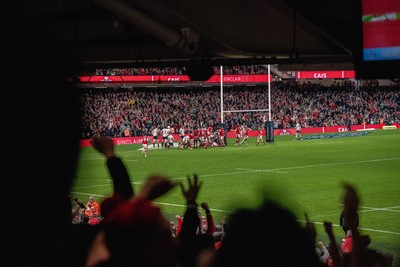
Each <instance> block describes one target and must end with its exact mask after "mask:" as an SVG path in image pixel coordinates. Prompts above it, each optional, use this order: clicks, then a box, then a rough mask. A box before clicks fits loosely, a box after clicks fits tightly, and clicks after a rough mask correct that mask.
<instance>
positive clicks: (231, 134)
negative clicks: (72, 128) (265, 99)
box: [80, 124, 400, 147]
mask: <svg viewBox="0 0 400 267" xmlns="http://www.w3.org/2000/svg"><path fill="white" fill-rule="evenodd" d="M384 126H386V125H384V124H365V125H352V126H351V127H350V129H348V128H347V126H331V127H311V128H302V129H301V133H302V134H313V133H337V132H339V133H340V132H348V131H363V130H364V131H367V130H381V129H383V128H384ZM391 126H395V127H396V128H397V129H398V128H400V124H393V125H391ZM385 128H387V127H385ZM390 128H393V129H394V127H390ZM257 133H258V131H257V130H251V131H250V133H249V137H256V136H257ZM295 134H296V129H295V128H288V129H274V136H282V135H295ZM263 135H264V136H265V135H266V130H263ZM173 136H174V140H175V141H177V140H179V134H174V135H173ZM226 138H235V131H234V130H233V129H232V130H230V131H228V132H227V133H226ZM142 140H143V137H142V136H133V137H120V138H113V141H114V144H116V145H133V144H141V143H142ZM160 140H161V137H160V139H159V141H160ZM80 146H81V147H88V146H92V144H91V139H82V140H80Z"/></svg>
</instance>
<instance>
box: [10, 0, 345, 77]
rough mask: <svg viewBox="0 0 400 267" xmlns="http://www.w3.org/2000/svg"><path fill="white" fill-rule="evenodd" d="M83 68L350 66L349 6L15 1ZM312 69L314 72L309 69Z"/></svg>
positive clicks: (280, 0)
mask: <svg viewBox="0 0 400 267" xmlns="http://www.w3.org/2000/svg"><path fill="white" fill-rule="evenodd" d="M15 3H17V9H16V10H15V14H16V15H17V17H18V19H20V20H23V22H24V24H23V25H24V27H26V28H27V29H28V30H30V31H33V32H36V31H37V32H39V31H44V32H45V34H46V35H47V36H49V37H51V38H54V39H55V40H57V41H58V42H60V44H62V45H63V47H64V48H66V49H67V50H69V51H70V53H73V54H74V55H75V56H76V58H78V59H79V64H80V66H81V68H82V69H87V70H90V69H92V70H93V69H94V68H114V67H147V66H148V67H154V66H160V67H163V66H188V65H197V64H200V63H205V64H209V65H215V66H218V65H242V64H243V65H246V64H279V65H280V66H282V67H283V68H284V66H286V67H287V68H298V67H302V68H307V67H309V68H313V67H314V66H319V68H329V69H335V68H337V69H351V68H353V56H352V40H351V39H352V38H351V36H352V35H351V31H352V27H351V14H352V12H351V0H348V1H345V0H323V1H317V0H247V1H239V0H225V1H224V0H201V1H187V0H181V1H178V0H114V1H113V0H36V1H31V0H16V1H15ZM310 66H311V67H310Z"/></svg>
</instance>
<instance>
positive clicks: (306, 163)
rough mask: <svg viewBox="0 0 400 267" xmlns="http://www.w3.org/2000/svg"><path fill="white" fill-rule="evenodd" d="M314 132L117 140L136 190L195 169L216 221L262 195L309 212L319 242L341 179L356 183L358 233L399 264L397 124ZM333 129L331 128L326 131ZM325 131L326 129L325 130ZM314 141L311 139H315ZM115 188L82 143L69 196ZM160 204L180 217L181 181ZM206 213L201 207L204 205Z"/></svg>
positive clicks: (334, 218)
mask: <svg viewBox="0 0 400 267" xmlns="http://www.w3.org/2000/svg"><path fill="white" fill-rule="evenodd" d="M343 134H345V135H346V134H347V137H343V138H341V135H339V136H337V135H338V134H337V133H335V135H336V137H335V138H316V139H313V138H312V136H313V135H303V138H304V139H305V140H302V141H293V140H292V139H293V137H294V136H293V135H289V136H275V140H274V142H273V143H267V145H264V144H262V143H261V144H259V146H256V144H255V142H256V139H255V138H249V140H248V143H249V144H248V145H244V144H242V145H240V146H236V145H235V141H234V139H229V140H228V146H226V147H223V148H209V149H194V150H187V149H184V150H183V149H178V148H173V149H150V150H149V153H148V156H147V157H144V155H143V154H142V153H141V150H139V149H140V148H141V145H120V146H116V154H117V155H118V156H120V157H121V158H122V160H123V162H124V163H125V165H126V167H127V169H128V172H129V174H130V177H131V181H132V184H133V187H134V190H135V191H136V192H138V191H139V190H140V187H141V185H142V184H143V182H144V181H145V180H146V178H147V177H149V176H150V175H151V174H161V175H165V176H167V177H170V178H171V179H173V180H175V181H177V182H184V184H185V185H186V180H185V179H186V176H187V175H193V174H197V175H198V176H199V177H200V180H201V181H203V186H202V188H201V190H200V194H199V197H198V202H199V203H201V202H208V204H209V206H210V208H211V211H212V213H213V215H214V218H215V222H216V223H219V222H220V219H223V218H228V216H229V212H231V211H233V210H235V209H236V208H239V207H256V206H257V205H258V204H259V203H261V201H262V200H263V198H264V197H268V198H271V199H273V200H276V201H278V202H279V203H281V204H282V205H284V206H286V207H288V208H290V209H291V210H292V211H293V212H294V213H295V215H296V216H297V218H298V220H299V222H300V224H302V225H304V223H305V217H304V214H305V213H307V214H308V216H309V218H310V220H311V221H313V222H314V223H315V225H316V229H317V233H318V236H317V241H320V240H321V241H324V243H329V242H328V237H327V236H326V234H325V231H324V229H323V222H324V221H331V222H332V223H333V224H334V233H335V235H336V239H337V242H338V243H339V244H340V242H341V239H342V238H343V236H344V233H343V231H342V229H340V228H339V225H338V224H339V214H340V211H341V209H342V203H343V202H342V198H343V193H344V189H343V186H342V185H343V183H350V184H352V185H354V186H355V187H356V189H357V190H358V193H359V196H360V209H359V215H360V232H361V234H365V235H369V236H370V238H371V244H370V247H371V248H374V249H377V250H380V251H382V252H384V253H392V254H393V256H394V263H393V266H400V153H399V152H400V130H378V131H371V132H368V134H365V135H362V136H348V134H349V133H343ZM326 135H328V134H326ZM322 136H325V135H322ZM310 137H311V139H307V138H310ZM111 193H112V182H111V180H110V176H109V173H108V170H107V167H106V164H105V159H104V157H103V156H102V155H101V154H99V153H98V152H97V151H95V150H94V149H93V148H91V147H87V148H83V149H82V150H81V156H80V160H79V168H78V172H77V177H76V179H75V184H74V187H73V188H72V189H71V195H72V196H75V197H78V198H79V199H81V200H82V201H84V202H85V201H87V199H88V196H89V195H90V194H94V195H95V196H96V198H97V200H98V201H101V199H102V198H104V197H106V196H109V195H110V194H111ZM156 202H157V203H158V204H159V205H160V207H161V209H162V210H163V211H164V213H165V214H166V216H167V217H168V218H170V219H171V220H174V221H175V215H177V214H179V215H183V212H184V207H185V201H184V199H183V196H182V194H181V191H180V188H179V187H178V186H177V187H175V188H174V189H173V190H172V191H170V192H169V193H168V194H167V195H165V196H163V197H161V198H159V199H157V200H156ZM202 214H203V215H204V211H202Z"/></svg>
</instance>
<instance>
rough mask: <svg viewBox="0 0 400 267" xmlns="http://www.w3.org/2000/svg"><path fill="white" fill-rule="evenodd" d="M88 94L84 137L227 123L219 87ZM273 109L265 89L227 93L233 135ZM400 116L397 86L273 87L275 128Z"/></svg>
mask: <svg viewBox="0 0 400 267" xmlns="http://www.w3.org/2000/svg"><path fill="white" fill-rule="evenodd" d="M82 90H83V93H82V98H81V107H82V119H81V123H82V138H92V137H93V136H95V135H99V134H100V135H107V136H111V137H122V136H124V131H125V130H126V129H129V130H130V135H131V136H140V135H145V134H149V133H150V132H151V129H152V128H154V127H156V126H158V127H159V128H162V127H165V126H167V125H168V126H171V127H173V128H174V129H179V128H181V126H182V125H185V126H186V127H188V128H197V127H201V126H202V125H204V124H207V125H212V126H214V127H218V126H219V124H220V122H221V98H220V97H221V92H220V88H219V87H211V88H203V87H202V88H200V87H197V88H196V87H191V88H134V89H132V88H131V89H129V88H115V87H114V88H111V87H110V88H107V89H101V90H99V89H82ZM267 109H268V90H267V88H265V86H255V87H246V86H234V87H227V88H224V90H223V111H224V112H223V116H224V123H226V125H227V129H228V130H230V129H233V128H235V127H236V126H237V125H242V124H246V125H247V126H248V127H250V128H251V129H258V127H260V126H263V125H264V124H265V121H267V120H269V114H268V111H266V110H267ZM250 110H251V111H250ZM254 110H261V111H254ZM229 111H233V112H229ZM399 111H400V89H399V87H397V86H378V85H376V84H368V85H366V86H362V87H359V88H356V86H355V84H354V83H353V82H351V81H344V82H336V83H333V84H332V85H330V86H323V85H321V84H315V83H310V82H298V81H291V82H273V83H272V84H271V120H272V121H273V123H274V128H275V129H278V128H293V127H294V126H295V124H296V120H299V121H300V123H301V126H302V128H307V127H322V126H334V125H343V126H349V125H357V124H358V125H359V124H362V123H363V122H365V123H367V124H379V123H384V124H393V123H399V122H400V113H399Z"/></svg>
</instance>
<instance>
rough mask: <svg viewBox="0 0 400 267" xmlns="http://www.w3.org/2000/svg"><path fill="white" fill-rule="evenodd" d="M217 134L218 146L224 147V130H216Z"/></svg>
mask: <svg viewBox="0 0 400 267" xmlns="http://www.w3.org/2000/svg"><path fill="white" fill-rule="evenodd" d="M218 134H219V145H220V146H225V130H224V127H222V126H221V127H220V128H219V129H218Z"/></svg>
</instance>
